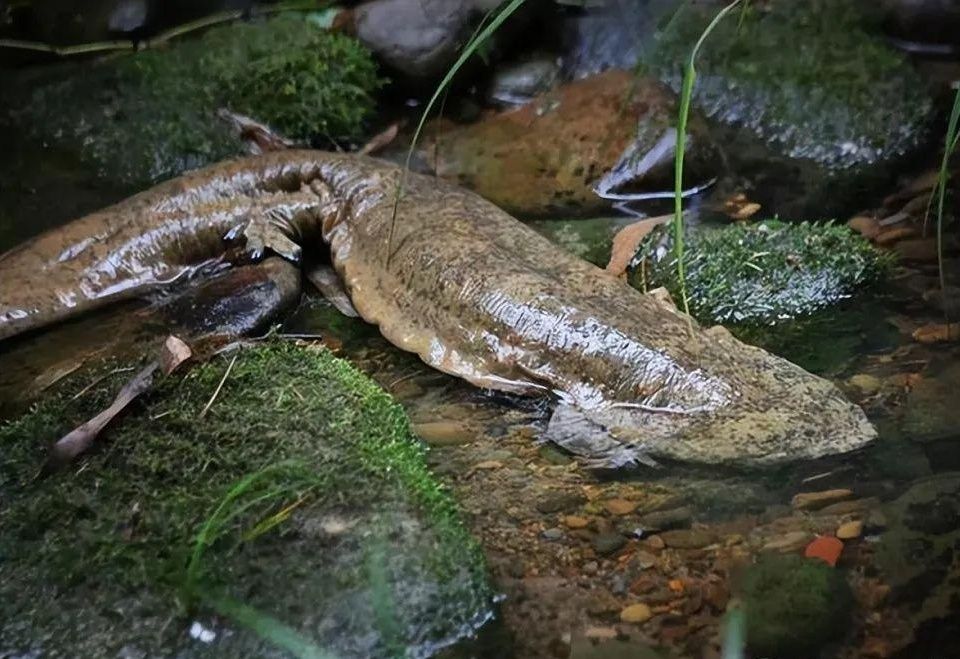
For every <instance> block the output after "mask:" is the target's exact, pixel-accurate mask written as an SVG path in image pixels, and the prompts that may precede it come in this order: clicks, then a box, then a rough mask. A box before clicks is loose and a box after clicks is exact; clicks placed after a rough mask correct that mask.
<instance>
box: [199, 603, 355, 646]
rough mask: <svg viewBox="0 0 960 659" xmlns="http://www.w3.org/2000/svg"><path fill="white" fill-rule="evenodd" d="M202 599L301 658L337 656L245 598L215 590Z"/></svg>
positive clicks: (217, 610) (226, 616)
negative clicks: (249, 602)
mask: <svg viewBox="0 0 960 659" xmlns="http://www.w3.org/2000/svg"><path fill="white" fill-rule="evenodd" d="M200 599H201V601H202V602H203V603H204V604H206V605H207V606H208V607H210V608H211V609H213V610H214V611H216V612H217V613H218V614H220V615H222V616H223V617H224V618H227V619H229V620H232V621H233V622H234V623H236V624H238V625H240V626H242V627H246V628H247V629H249V630H250V631H252V632H253V633H254V634H256V635H257V636H259V637H260V638H262V639H264V640H266V641H269V642H271V643H273V644H274V645H276V646H277V647H280V648H283V649H284V650H286V651H287V652H289V653H290V654H292V655H293V656H295V657H297V658H298V659H335V657H336V655H334V654H332V653H330V652H327V651H326V650H324V649H322V648H320V647H318V646H317V645H316V644H315V643H313V642H312V641H311V640H310V639H308V638H306V637H304V636H303V635H302V634H300V633H299V632H298V631H297V630H295V629H293V628H292V627H288V626H287V625H285V624H283V623H282V622H280V621H279V620H277V619H276V618H274V617H272V616H269V615H267V614H265V613H263V612H261V611H258V610H257V609H255V608H253V607H252V606H249V605H247V604H244V603H243V602H238V601H237V600H235V599H233V598H231V597H228V596H225V595H213V594H211V593H200Z"/></svg>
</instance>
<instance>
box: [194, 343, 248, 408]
mask: <svg viewBox="0 0 960 659" xmlns="http://www.w3.org/2000/svg"><path fill="white" fill-rule="evenodd" d="M237 357H239V354H235V355H234V356H233V359H231V360H230V365H229V366H227V370H226V372H225V373H224V374H223V377H222V378H220V384H218V385H217V389H216V391H214V392H213V395H212V396H210V400H208V401H207V404H206V405H205V406H204V407H203V411H201V412H200V418H201V419H202V418H203V417H205V416H206V415H207V411H208V410H209V409H210V406H211V405H213V401H215V400H216V399H217V396H219V395H220V390H221V389H223V383H224V382H226V381H227V378H228V377H229V376H230V371H232V370H233V365H234V364H236V363H237Z"/></svg>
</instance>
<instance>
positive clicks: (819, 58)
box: [645, 0, 933, 218]
mask: <svg viewBox="0 0 960 659" xmlns="http://www.w3.org/2000/svg"><path fill="white" fill-rule="evenodd" d="M870 8H871V9H874V8H873V7H872V6H871V7H870ZM717 9H718V7H717V6H716V5H711V4H709V3H707V6H705V7H704V6H700V7H691V8H689V9H687V10H684V11H681V12H680V14H679V15H678V16H676V17H675V18H674V19H673V20H672V21H670V23H669V26H668V27H667V28H666V29H665V30H663V31H662V33H661V34H660V35H659V36H658V40H657V42H656V44H655V45H654V47H652V48H651V49H650V53H649V54H648V55H647V57H646V59H645V65H646V67H648V68H649V69H650V70H652V71H653V72H655V74H657V75H659V76H660V77H661V78H662V79H663V80H665V81H666V82H667V83H668V84H670V85H671V86H672V87H674V88H675V89H679V88H680V84H681V80H682V76H683V70H682V69H683V66H684V64H685V63H686V61H687V59H688V57H689V53H690V51H691V49H692V47H693V44H694V43H695V42H696V41H697V39H698V38H699V37H700V34H701V32H702V30H703V29H704V27H705V26H706V25H707V23H708V22H709V21H710V19H711V18H712V17H713V16H714V15H715V14H716V11H717ZM876 15H877V12H876V11H872V12H871V11H869V10H867V9H865V8H864V5H863V4H861V3H858V2H849V1H848V0H814V1H811V2H794V1H793V0H773V1H772V2H769V3H750V5H749V9H748V11H747V12H746V14H745V18H744V20H742V21H741V20H738V16H737V14H734V15H732V16H730V17H728V18H727V19H726V20H724V21H722V22H721V23H720V24H719V25H718V27H717V29H716V30H715V31H713V32H712V33H711V34H710V36H709V38H708V39H707V40H706V42H705V44H704V46H703V48H702V49H701V51H700V55H699V57H698V60H697V80H696V86H695V88H694V101H695V105H697V106H699V107H700V108H701V109H702V110H703V111H704V113H705V114H707V115H708V116H710V117H711V118H713V119H716V120H718V121H719V122H721V123H723V124H727V125H730V126H734V127H737V128H739V129H743V130H740V131H739V133H737V136H734V137H732V138H730V139H726V140H725V142H726V143H728V144H730V145H731V148H730V150H729V151H730V152H729V154H728V155H730V156H731V158H732V159H733V160H734V162H737V161H739V166H738V167H737V169H738V170H739V171H741V172H744V173H748V174H749V175H750V176H751V177H753V178H754V179H755V180H756V186H755V195H754V196H755V197H756V198H757V199H758V200H759V201H761V202H762V203H764V205H765V207H766V208H767V210H768V211H771V212H773V213H778V214H780V215H781V216H790V217H797V218H799V217H802V216H804V215H807V214H809V212H810V211H811V210H813V211H815V212H817V213H820V214H825V215H831V214H835V213H840V212H841V211H842V210H843V206H844V205H847V204H855V203H856V201H857V197H858V196H861V195H863V194H864V193H865V192H867V191H868V190H869V189H870V188H871V187H873V186H874V185H877V184H879V183H882V182H883V181H885V180H886V179H887V178H888V177H889V176H890V174H891V173H892V165H893V164H894V163H896V162H899V161H901V160H902V159H903V158H904V157H905V156H908V155H910V154H912V153H914V152H916V151H917V150H918V148H919V147H920V146H921V145H922V144H923V142H924V139H925V137H926V136H925V128H926V125H927V123H928V120H929V119H930V117H931V115H932V109H933V103H932V98H931V94H930V91H929V90H928V89H927V88H926V86H925V85H924V83H923V82H922V81H921V79H920V78H919V76H918V74H917V73H916V72H915V71H914V70H913V68H912V67H911V66H910V64H909V63H908V62H907V60H906V58H905V57H904V56H903V55H901V54H899V53H897V52H896V51H894V50H893V49H892V48H891V47H890V46H889V45H888V44H887V43H886V42H885V41H884V40H883V37H882V35H880V31H879V26H877V25H876V24H875V17H876ZM747 135H750V136H751V137H752V139H750V138H748V137H746V136H747ZM762 145H763V146H765V147H766V148H763V147H762ZM753 167H756V171H749V170H751V169H752V168H753Z"/></svg>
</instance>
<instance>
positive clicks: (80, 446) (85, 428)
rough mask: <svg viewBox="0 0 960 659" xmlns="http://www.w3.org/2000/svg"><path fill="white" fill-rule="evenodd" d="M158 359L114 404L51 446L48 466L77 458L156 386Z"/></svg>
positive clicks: (138, 374) (147, 366) (129, 384)
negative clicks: (125, 410)
mask: <svg viewBox="0 0 960 659" xmlns="http://www.w3.org/2000/svg"><path fill="white" fill-rule="evenodd" d="M159 366H160V365H159V363H158V362H156V361H153V362H150V363H149V364H147V365H146V366H144V367H143V369H141V370H140V372H139V373H137V374H136V375H135V376H133V378H132V379H131V380H130V381H129V382H127V384H125V385H124V386H123V389H121V390H120V393H118V394H117V397H116V398H115V399H114V401H113V403H111V404H110V407H108V408H107V409H105V410H103V411H102V412H100V413H99V414H97V415H96V416H95V417H93V418H92V419H90V420H89V421H87V422H86V423H84V424H83V425H81V426H79V427H77V428H75V429H73V430H72V431H70V432H69V433H67V434H66V435H64V436H63V437H62V438H61V439H60V440H59V441H58V442H57V443H56V444H54V445H53V447H52V448H51V449H50V455H49V457H48V459H47V466H48V467H54V468H55V467H58V466H61V465H64V464H67V463H69V462H70V461H71V460H73V459H74V458H75V457H77V456H78V455H80V454H81V453H83V452H84V451H86V450H87V449H88V448H90V446H91V444H93V440H94V439H96V438H97V435H99V434H100V431H101V430H103V429H104V428H105V427H106V425H107V424H108V423H110V422H111V421H112V420H113V419H114V418H115V417H116V416H117V415H118V414H120V412H122V411H123V410H124V409H125V408H126V407H127V405H129V404H130V403H131V402H133V401H134V400H136V398H137V397H138V396H139V395H140V394H142V393H143V392H145V391H147V390H149V389H150V388H151V387H152V386H153V376H154V374H155V373H156V371H157V369H158V368H159Z"/></svg>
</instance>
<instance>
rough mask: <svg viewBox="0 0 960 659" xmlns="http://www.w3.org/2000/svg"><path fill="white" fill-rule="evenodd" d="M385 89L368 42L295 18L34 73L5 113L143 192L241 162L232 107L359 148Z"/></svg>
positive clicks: (292, 131) (288, 131)
mask: <svg viewBox="0 0 960 659" xmlns="http://www.w3.org/2000/svg"><path fill="white" fill-rule="evenodd" d="M381 82H382V81H381V80H380V79H379V78H378V76H377V70H376V65H375V63H374V61H373V59H372V57H371V56H370V54H369V53H368V52H367V51H366V50H365V49H364V48H363V47H362V46H361V45H360V44H359V43H358V42H356V41H354V40H353V39H351V38H349V37H346V36H344V35H340V34H333V33H330V32H328V31H326V30H323V29H321V28H319V27H317V26H315V25H314V24H313V23H311V22H309V21H307V20H304V19H303V18H302V17H301V16H300V15H299V14H290V15H280V16H277V17H275V18H272V19H269V20H266V21H261V22H255V23H243V22H238V23H234V24H231V25H226V26H221V27H216V28H213V29H211V30H209V31H207V32H206V33H205V34H204V35H203V36H202V37H200V38H195V39H185V40H183V41H178V42H176V43H173V44H169V45H168V46H167V47H164V48H156V49H150V50H145V51H143V52H140V53H136V54H130V55H123V56H118V57H114V58H109V59H106V60H104V61H100V62H96V63H90V62H80V63H76V64H69V65H64V66H61V67H52V68H50V67H48V68H46V69H42V70H40V71H33V72H30V73H27V74H24V75H23V76H22V79H21V80H19V81H15V82H14V83H13V85H12V87H13V88H14V89H13V91H12V92H11V93H10V95H9V96H8V100H7V103H6V104H5V105H7V111H6V112H5V114H6V121H7V122H8V123H11V124H13V125H14V126H19V127H22V128H23V129H26V130H29V131H32V132H34V133H36V137H38V138H41V139H44V140H45V141H47V142H54V143H56V144H58V145H59V146H61V147H70V148H71V149H73V150H76V151H78V152H80V153H81V154H82V156H83V157H84V159H85V160H86V161H87V162H88V163H90V165H92V166H94V167H96V168H97V169H98V171H99V173H100V174H101V176H103V177H105V178H109V179H112V180H117V181H122V182H124V183H128V184H133V185H137V184H143V183H147V182H154V181H157V180H160V179H163V178H168V177H171V176H174V175H176V174H179V173H180V172H182V171H183V170H185V169H189V168H191V167H196V166H199V165H203V164H206V163H208V162H212V161H215V160H219V159H222V158H224V157H227V156H232V155H236V154H238V153H240V152H241V151H242V149H241V145H240V142H239V140H238V138H237V137H236V136H235V135H234V134H233V133H232V131H231V129H230V128H229V127H228V126H227V125H226V124H225V123H224V122H223V121H222V120H221V119H219V118H217V116H216V112H217V110H218V109H219V108H221V107H227V108H229V109H230V110H233V111H234V112H239V113H241V114H247V115H250V116H252V117H255V118H256V119H258V120H260V121H264V122H266V123H268V124H269V125H271V126H272V127H273V128H275V129H276V130H278V131H279V132H281V133H283V134H285V135H287V136H289V137H292V138H297V139H311V138H316V137H321V138H327V139H352V138H357V137H359V136H360V135H361V134H362V131H363V128H364V123H365V121H366V120H367V119H368V118H369V117H370V115H371V114H372V112H373V109H374V98H373V95H374V93H375V92H376V90H377V89H378V88H379V87H380V85H381Z"/></svg>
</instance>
